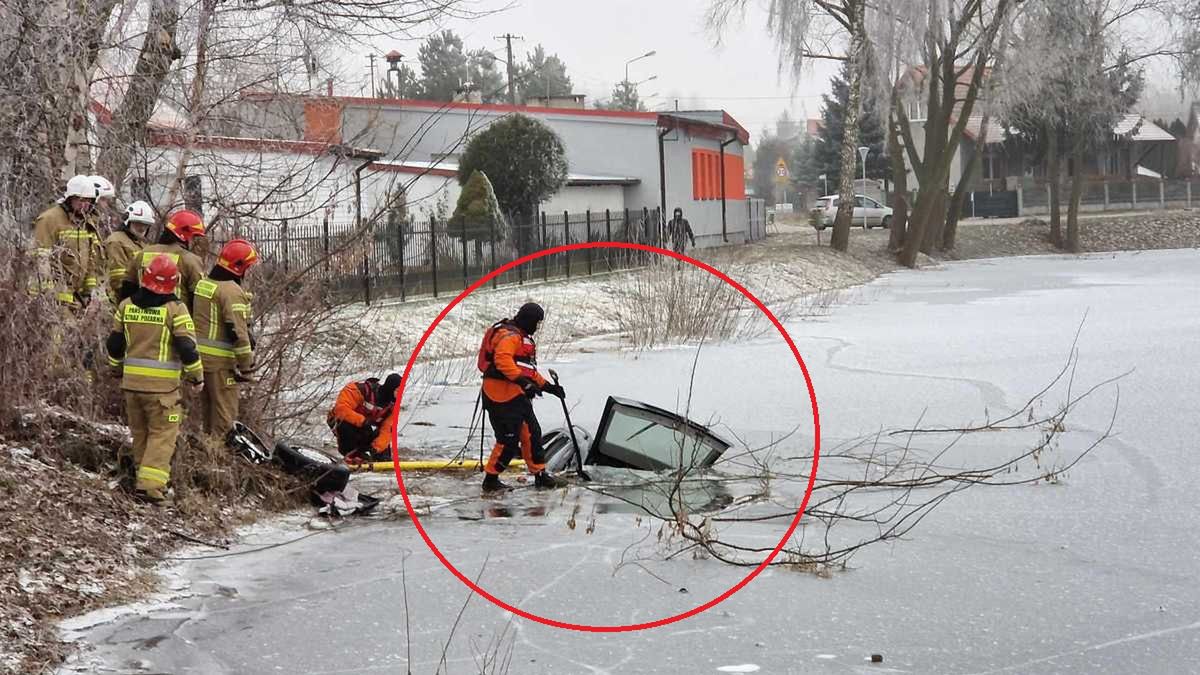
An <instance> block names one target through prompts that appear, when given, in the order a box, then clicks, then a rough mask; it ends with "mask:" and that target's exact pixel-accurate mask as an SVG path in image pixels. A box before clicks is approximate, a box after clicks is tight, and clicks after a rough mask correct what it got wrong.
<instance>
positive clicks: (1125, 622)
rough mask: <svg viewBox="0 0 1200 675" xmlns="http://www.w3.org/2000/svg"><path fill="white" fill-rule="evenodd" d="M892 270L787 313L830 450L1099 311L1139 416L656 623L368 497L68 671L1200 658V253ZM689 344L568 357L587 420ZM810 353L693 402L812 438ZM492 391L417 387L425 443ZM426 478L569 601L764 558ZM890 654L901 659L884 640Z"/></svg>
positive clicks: (1045, 366) (903, 417)
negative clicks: (834, 559)
mask: <svg viewBox="0 0 1200 675" xmlns="http://www.w3.org/2000/svg"><path fill="white" fill-rule="evenodd" d="M870 290H871V291H872V294H871V296H870V297H871V298H872V299H871V301H869V302H865V303H861V304H854V305H845V306H839V307H835V308H834V309H833V311H832V312H831V314H830V315H829V316H828V317H827V318H824V319H822V320H820V321H805V322H797V323H795V324H793V325H790V326H789V330H791V331H792V335H793V337H794V338H795V340H796V342H797V346H798V347H799V349H800V351H801V353H802V355H803V356H804V358H805V360H806V363H807V364H808V367H809V369H810V371H811V373H812V378H813V384H814V387H815V389H816V393H817V396H818V399H819V402H820V423H821V433H822V439H823V446H824V447H825V448H826V449H828V448H831V447H833V446H835V445H836V444H838V443H839V442H842V441H844V440H845V439H851V438H855V437H859V436H861V435H863V434H870V433H872V432H874V431H876V430H878V429H880V428H882V427H905V426H911V425H912V424H914V423H915V422H916V420H917V419H918V418H922V419H923V423H924V424H946V425H955V426H957V425H960V424H963V423H966V422H968V421H971V420H974V421H976V422H979V421H982V420H983V419H984V417H985V415H987V416H990V417H991V418H993V419H994V418H995V417H997V416H998V415H999V414H1003V413H1005V412H1007V411H1011V410H1013V409H1016V408H1018V407H1020V405H1022V404H1023V403H1024V401H1025V399H1027V398H1028V397H1029V396H1031V395H1032V394H1033V393H1035V392H1036V391H1037V390H1038V389H1040V388H1041V387H1042V386H1043V385H1044V384H1046V383H1047V382H1048V380H1049V379H1050V378H1051V377H1053V375H1054V374H1056V373H1057V372H1058V370H1059V369H1060V368H1061V367H1062V365H1063V363H1064V361H1065V359H1066V357H1067V352H1068V350H1069V348H1070V346H1071V343H1072V340H1073V336H1074V335H1075V332H1076V330H1077V329H1078V328H1079V326H1080V323H1081V321H1082V322H1083V329H1082V332H1081V334H1080V338H1079V342H1078V349H1079V369H1078V372H1077V373H1076V382H1077V386H1079V387H1081V388H1082V387H1086V386H1090V385H1091V384H1094V383H1096V382H1098V381H1100V380H1103V379H1106V378H1109V377H1112V376H1114V375H1118V374H1120V373H1124V372H1127V371H1130V374H1129V375H1128V376H1126V377H1125V378H1123V379H1122V380H1121V381H1120V383H1119V384H1120V402H1119V413H1118V417H1117V421H1116V427H1115V431H1116V432H1117V433H1118V436H1116V437H1115V438H1114V439H1111V440H1110V441H1109V442H1107V443H1106V444H1105V445H1104V446H1102V447H1101V448H1100V449H1099V450H1098V451H1096V452H1095V453H1094V454H1092V455H1091V456H1089V457H1088V458H1086V459H1085V460H1084V461H1083V462H1082V463H1081V464H1080V465H1078V466H1077V467H1075V468H1074V469H1073V470H1072V471H1071V472H1070V473H1069V474H1068V476H1067V477H1066V480H1065V481H1064V482H1063V483H1062V484H1060V485H1037V486H1021V487H1005V488H988V487H985V488H975V489H971V490H968V491H966V492H964V493H962V494H959V495H956V496H955V497H954V498H952V499H951V500H950V501H948V502H947V503H945V504H944V505H943V506H942V507H940V509H939V510H937V511H935V512H934V513H933V515H931V516H930V517H928V518H927V519H926V520H925V521H923V522H922V523H921V525H920V527H919V528H918V529H917V530H915V531H914V532H913V534H912V535H911V536H910V537H909V538H908V539H906V540H904V541H899V542H892V543H889V544H884V545H880V546H876V547H872V548H869V549H867V550H866V551H864V552H863V553H861V554H860V555H858V556H857V557H855V558H854V559H853V561H852V569H850V570H849V571H846V572H835V573H834V574H833V575H832V576H831V577H829V578H819V577H816V576H813V575H809V574H804V573H800V572H795V571H789V570H786V569H770V570H768V571H766V572H764V573H763V574H762V575H760V576H759V577H758V578H757V579H756V580H754V581H753V582H752V583H750V584H749V585H748V586H746V587H745V588H744V589H743V590H742V591H741V592H740V593H738V594H736V595H734V596H733V597H732V598H730V599H729V600H728V601H726V602H724V603H722V604H720V605H718V606H716V607H714V608H712V609H710V610H708V611H707V612H704V613H703V614H700V615H698V616H695V617H692V618H690V619H687V620H685V621H682V622H678V623H674V624H670V625H667V626H664V627H660V628H657V629H654V630H653V631H652V632H650V633H649V634H628V633H589V632H578V631H566V630H562V629H558V628H553V627H548V626H544V625H541V624H538V623H534V622H531V621H528V620H525V619H520V618H513V617H512V616H511V615H510V614H508V613H507V612H505V611H503V610H502V609H500V608H497V607H494V606H492V605H491V604H490V603H488V602H487V601H486V600H485V599H483V598H481V597H479V596H474V597H470V599H469V601H468V597H469V596H470V595H471V594H470V592H469V590H468V589H467V588H466V587H465V586H464V585H463V584H462V583H461V582H460V581H459V580H458V579H456V578H454V577H453V576H452V575H451V574H450V573H449V572H448V571H447V570H446V569H445V568H444V567H443V566H442V564H441V563H440V562H439V561H438V560H437V559H436V558H435V557H434V556H433V554H432V553H431V552H430V551H429V549H428V548H427V547H426V546H425V544H424V542H423V541H422V540H421V539H420V537H419V536H418V535H417V533H416V532H415V530H414V528H413V525H412V524H411V523H410V522H407V521H406V520H400V521H394V522H374V523H372V522H371V521H360V522H363V523H365V524H361V525H359V524H351V526H348V527H347V526H343V527H340V528H336V529H333V530H329V531H324V532H321V533H319V534H317V535H315V536H309V537H308V538H306V539H304V540H301V541H297V542H295V543H293V544H290V545H284V546H279V547H275V548H270V549H266V550H261V551H258V552H256V553H253V554H248V555H240V556H234V557H223V558H210V559H202V560H194V561H190V562H186V563H182V564H181V569H182V573H184V574H185V575H186V577H187V578H188V579H190V580H192V581H193V583H192V589H191V593H193V595H192V596H191V597H183V598H180V599H177V600H174V601H173V602H172V603H171V606H164V607H162V608H159V609H149V610H147V611H144V612H138V613H134V614H128V615H126V616H124V617H117V618H113V619H112V620H109V621H104V622H99V623H97V622H89V621H88V620H87V619H86V618H85V619H82V620H80V622H79V623H78V624H77V626H78V627H79V632H80V635H81V636H82V638H83V639H84V640H85V641H86V642H88V643H90V644H91V645H93V646H94V649H93V650H91V651H89V652H88V653H86V654H84V655H83V657H81V659H80V660H79V661H78V662H77V663H76V664H74V665H73V666H72V667H74V668H77V669H81V670H80V672H90V671H92V670H98V669H101V668H115V669H118V670H119V669H121V668H127V667H128V666H129V664H131V663H135V662H136V663H140V664H142V665H146V667H148V668H150V669H151V670H153V671H156V672H204V673H226V672H228V673H232V672H268V671H276V670H278V671H282V672H308V673H334V672H339V673H344V672H355V673H370V672H380V673H383V672H404V669H405V668H408V669H410V670H411V672H414V673H427V672H434V671H435V670H437V669H438V666H439V663H440V662H441V661H442V659H443V649H445V655H444V659H445V662H446V667H444V668H443V670H449V671H450V672H480V671H481V670H484V666H486V664H487V663H488V659H489V658H493V657H495V658H498V659H500V660H501V661H503V660H505V659H507V662H508V664H509V668H508V672H513V673H627V672H662V673H674V672H686V673H703V672H739V671H728V670H724V671H723V670H722V669H725V668H730V667H746V666H750V665H754V666H757V667H758V668H760V669H761V671H762V672H772V673H775V672H781V673H782V672H789V673H790V672H830V673H843V672H855V673H858V672H921V673H928V672H956V673H957V672H978V673H994V672H1016V673H1027V672H1081V673H1094V672H1121V673H1124V672H1156V673H1169V672H1191V671H1193V670H1194V668H1195V663H1196V662H1197V657H1200V537H1197V536H1196V525H1197V518H1198V515H1197V514H1200V492H1198V491H1197V490H1196V489H1195V485H1196V481H1197V478H1200V475H1198V474H1200V470H1198V469H1197V464H1196V438H1197V435H1196V433H1195V431H1194V420H1195V411H1197V410H1200V394H1198V393H1197V391H1198V385H1200V381H1198V380H1200V378H1198V377H1197V369H1196V365H1195V364H1196V363H1200V312H1197V311H1196V310H1197V309H1198V308H1200V300H1198V298H1200V252H1198V251H1159V252H1151V253H1141V254H1118V255H1105V256H1089V257H1085V258H1068V257H1038V258H1020V259H1006V260H1000V261H982V262H972V263H961V264H951V265H946V266H945V267H944V268H942V269H939V270H936V271H928V272H920V273H914V272H900V273H895V274H890V275H887V276H885V277H883V278H881V279H880V280H878V281H877V282H875V283H874V284H872V285H871V286H870ZM1085 317H1086V320H1085ZM694 358H695V350H694V349H684V348H680V349H671V350H664V351H660V352H652V353H644V354H641V355H633V354H613V353H595V354H584V355H578V356H576V357H573V360H572V361H570V362H565V363H560V362H555V363H549V362H547V364H546V365H549V366H553V367H554V368H555V369H556V370H558V372H559V373H560V374H561V375H562V378H563V384H564V385H565V386H566V388H567V390H568V401H569V403H570V404H571V405H572V406H574V410H573V412H572V417H573V419H574V421H575V422H576V423H577V424H580V425H583V426H594V424H595V422H596V421H597V419H598V417H599V414H600V412H601V409H602V406H603V402H604V397H605V396H607V395H608V394H614V395H620V396H629V397H632V398H637V399H641V400H646V401H648V402H651V403H655V404H657V405H661V406H663V407H669V408H677V409H681V410H682V409H683V408H684V406H685V404H686V402H687V381H688V379H689V376H690V371H691V368H692V363H693V359H694ZM789 358H790V355H789V353H788V350H787V349H786V347H784V346H783V345H782V344H781V343H780V342H779V341H777V340H768V339H763V340H757V341H751V342H746V343H741V344H736V345H713V346H708V347H705V348H704V349H703V350H701V352H700V357H699V361H698V367H697V370H696V374H695V375H696V379H695V383H696V386H695V387H694V389H693V391H692V398H691V402H690V408H689V415H690V416H691V417H693V418H695V419H698V420H701V421H714V422H717V423H719V424H722V425H724V427H725V428H727V429H728V430H729V431H730V432H733V433H736V434H737V435H738V436H740V437H743V438H746V439H753V440H755V441H757V440H762V439H770V438H773V437H774V438H778V437H780V436H782V435H783V434H785V433H787V432H789V431H792V430H793V429H795V430H797V431H796V435H795V436H793V437H791V438H789V439H788V440H787V441H786V442H785V443H783V444H782V445H781V446H780V448H779V449H778V451H777V452H778V455H779V456H781V457H784V456H788V455H797V456H802V455H803V454H805V453H806V448H808V447H809V446H810V445H811V443H812V436H813V432H814V429H813V424H812V419H811V411H810V409H809V404H808V400H807V393H806V390H805V387H804V384H803V380H802V378H801V377H800V376H799V369H798V367H797V366H796V365H795V363H794V361H791V362H789ZM1114 394H1115V389H1114V388H1111V387H1110V388H1107V389H1104V390H1102V392H1100V393H1098V394H1097V395H1096V397H1095V398H1094V399H1093V400H1091V401H1089V402H1088V403H1086V404H1085V405H1082V406H1081V407H1080V408H1079V409H1078V410H1076V411H1075V412H1073V413H1072V416H1071V417H1070V418H1069V420H1068V430H1067V434H1066V435H1065V436H1064V446H1067V447H1064V448H1063V449H1062V450H1061V452H1067V451H1069V450H1070V449H1071V448H1072V447H1082V446H1083V445H1084V444H1086V443H1087V442H1089V440H1090V439H1092V438H1095V437H1096V436H1097V435H1098V434H1099V433H1101V432H1102V431H1103V430H1104V429H1105V428H1106V427H1107V425H1108V423H1109V420H1110V417H1111V414H1112V410H1113V407H1112V406H1113V404H1114V400H1115V398H1114ZM474 397H475V392H474V390H472V389H469V388H465V387H464V388H453V387H452V388H450V389H449V390H448V393H447V395H446V396H445V397H443V399H442V401H441V403H440V404H439V405H436V406H432V407H429V408H425V409H418V410H414V411H411V412H410V415H411V416H412V419H413V420H414V421H423V422H429V423H432V424H433V425H434V426H416V425H413V424H410V425H408V426H407V427H406V429H405V438H406V440H407V441H408V442H409V443H410V444H414V445H425V446H429V447H432V446H437V445H439V444H441V445H451V446H453V445H461V444H462V441H463V438H464V434H465V431H463V430H462V429H452V428H450V425H458V426H463V425H465V424H466V421H467V420H468V419H469V417H470V410H471V406H472V405H473V403H474ZM537 407H538V410H539V414H540V415H541V416H542V420H543V424H544V426H555V425H557V424H558V423H559V422H560V420H559V419H558V417H559V416H561V411H558V408H557V402H556V401H553V400H549V401H542V402H539V403H537ZM985 409H986V412H985ZM922 416H923V417H922ZM1005 438H1008V439H1009V440H1007V441H1004V440H999V439H1000V437H997V439H996V440H992V439H991V438H977V439H976V438H972V439H971V442H969V443H967V444H966V445H964V447H963V448H961V449H957V448H956V454H955V455H954V457H953V461H955V462H971V461H975V460H981V459H987V458H989V457H1002V456H1006V455H1007V454H1010V453H1011V452H1013V451H1014V450H1016V449H1018V448H1017V447H1015V446H1012V447H1010V446H1009V445H1005V444H1006V443H1007V444H1010V445H1011V444H1012V443H1013V440H1012V438H1011V437H1005ZM1022 442H1023V441H1022ZM469 451H472V452H477V448H472V449H470V450H469ZM823 470H824V468H823ZM831 470H832V465H831ZM410 480H411V483H409V484H408V485H409V488H410V489H411V490H413V491H414V492H419V493H421V494H424V495H430V494H438V495H445V494H452V493H458V494H461V495H463V498H462V499H461V500H460V501H457V502H447V501H443V502H437V503H438V504H440V505H439V506H435V507H433V508H432V512H431V513H429V514H428V515H426V516H424V517H423V518H422V520H421V522H422V524H423V525H424V526H425V528H426V529H427V531H428V532H429V535H430V536H431V537H432V539H433V540H434V541H435V542H436V544H437V546H438V547H439V549H440V551H441V552H442V553H443V554H444V555H445V556H446V557H447V558H448V559H449V560H451V561H452V562H453V563H454V565H455V566H456V567H457V568H458V569H459V570H460V571H461V573H462V574H463V575H464V576H466V577H468V578H471V579H474V578H476V577H478V578H479V579H480V583H481V584H482V586H483V587H484V588H485V590H486V591H487V592H488V593H490V594H492V595H494V596H495V597H497V598H500V599H502V600H504V601H506V602H508V603H511V604H513V605H515V606H518V607H520V608H522V609H524V610H526V611H530V612H534V613H539V614H543V615H545V616H547V617H549V618H554V619H558V620H561V621H568V622H577V623H599V624H606V625H611V624H624V623H636V622H648V621H654V620H656V619H660V618H662V617H665V616H668V615H671V614H676V613H679V612H683V611H687V610H689V609H691V608H693V607H696V606H697V605H699V604H701V603H704V602H706V601H708V600H710V599H712V598H714V597H716V596H718V595H719V594H721V593H723V592H724V591H725V590H726V589H728V588H729V587H731V586H732V585H733V584H735V583H737V582H738V581H739V580H741V579H742V578H743V577H744V575H745V573H746V570H744V569H739V568H733V567H728V566H725V565H722V564H720V563H718V562H715V561H712V560H704V559H693V557H692V556H689V555H682V556H677V557H674V558H672V559H670V560H664V559H663V556H662V555H661V552H662V549H661V548H660V546H659V545H658V543H657V540H656V534H655V533H656V531H657V529H658V524H657V523H655V522H653V521H652V520H650V519H648V518H639V517H638V516H637V515H636V514H635V513H633V512H631V511H630V510H627V509H620V508H611V507H612V503H611V500H608V499H607V498H604V497H602V496H598V495H596V494H595V493H592V492H589V491H585V490H582V489H579V488H573V489H571V490H569V491H566V492H558V493H550V494H546V493H534V492H532V491H529V490H522V491H518V492H517V493H516V494H514V495H511V496H509V497H506V498H504V499H500V500H484V499H479V498H478V496H477V495H478V489H477V480H478V476H477V475H475V474H469V473H468V474H465V475H461V476H439V477H421V476H412V477H410ZM776 487H777V488H778V491H779V493H780V494H782V495H793V496H794V495H795V493H796V487H795V486H794V485H778V486H776ZM780 499H781V500H783V499H784V498H782V497H780ZM572 525H573V527H572ZM784 527H785V524H784V523H780V522H770V523H764V524H761V525H756V526H744V527H739V528H738V532H737V536H738V537H740V538H742V539H744V540H746V541H757V542H759V543H760V544H764V545H773V543H774V541H775V540H777V539H778V537H779V536H780V534H781V533H782V532H783V530H784ZM302 534H311V533H309V532H307V531H305V530H303V529H300V528H292V529H291V530H290V531H289V530H288V529H287V528H276V529H274V530H264V531H263V532H261V533H260V534H258V535H255V536H254V537H248V539H252V540H253V541H250V542H247V544H246V548H255V547H259V546H262V545H264V544H268V543H273V542H279V541H282V540H284V539H287V538H294V537H297V536H300V535H302ZM222 589H223V590H222ZM464 603H465V609H463V607H464ZM460 610H461V611H462V616H461V619H459V620H458V623H457V628H452V627H453V626H454V624H455V621H456V617H457V616H458V614H459V612H460ZM406 612H407V614H406ZM406 626H407V629H406ZM451 636H452V637H451ZM448 638H450V639H449V644H448V645H447V639H448ZM510 650H511V651H510ZM871 654H882V655H883V656H884V659H885V662H884V663H882V664H872V663H870V662H869V660H870V655H871ZM147 664H148V665H147ZM489 672H490V671H489ZM741 672H747V671H741Z"/></svg>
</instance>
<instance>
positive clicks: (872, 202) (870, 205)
mask: <svg viewBox="0 0 1200 675" xmlns="http://www.w3.org/2000/svg"><path fill="white" fill-rule="evenodd" d="M863 201H865V202H866V203H867V208H869V209H878V208H882V207H880V206H879V202H877V201H875V200H874V199H871V198H870V197H863Z"/></svg>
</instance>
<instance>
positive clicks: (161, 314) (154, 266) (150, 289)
mask: <svg viewBox="0 0 1200 675" xmlns="http://www.w3.org/2000/svg"><path fill="white" fill-rule="evenodd" d="M179 276H180V275H179V268H178V267H176V265H175V262H174V261H173V260H171V258H170V256H168V255H166V254H162V253H160V254H158V255H157V256H155V257H153V258H151V259H150V261H149V262H148V263H147V264H146V266H145V269H144V270H143V271H142V285H141V288H139V289H138V290H137V291H135V292H134V294H133V295H132V296H131V297H129V298H126V299H125V300H122V301H121V304H119V305H118V306H117V310H116V312H115V313H114V314H113V330H112V333H110V334H109V336H108V340H107V341H106V342H105V347H106V348H107V350H108V363H109V365H110V366H112V367H113V369H114V370H115V371H116V372H119V373H120V376H121V389H122V390H124V392H125V415H126V417H127V418H128V420H129V430H130V431H131V432H132V434H133V456H132V457H127V456H122V457H121V458H119V464H120V465H121V466H122V468H123V470H124V472H125V474H126V476H125V480H126V481H130V479H132V481H130V482H133V483H134V485H133V487H134V491H135V495H136V497H137V498H138V499H139V500H141V501H145V502H149V503H152V504H163V503H165V502H167V500H168V497H167V484H168V483H169V482H170V480H171V458H172V456H173V455H174V454H175V438H176V436H177V435H178V434H179V423H180V419H181V417H182V414H183V413H182V408H181V406H180V391H179V385H180V382H179V381H180V378H181V376H182V379H184V380H186V381H187V382H188V384H189V385H190V387H191V389H192V391H194V392H199V391H201V390H202V389H203V388H204V379H203V377H204V375H203V372H204V367H203V365H202V364H201V363H200V354H199V352H198V351H197V350H196V333H195V326H194V325H193V324H192V317H191V316H190V315H189V314H188V311H187V308H186V307H184V306H183V303H182V302H180V301H179V299H178V298H177V297H176V296H175V288H176V286H178V284H179ZM130 473H133V475H132V476H130V475H129V474H130Z"/></svg>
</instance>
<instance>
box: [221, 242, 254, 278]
mask: <svg viewBox="0 0 1200 675" xmlns="http://www.w3.org/2000/svg"><path fill="white" fill-rule="evenodd" d="M256 262H258V251H256V250H254V246H253V245H251V244H250V242H248V241H246V240H245V239H234V240H232V241H230V242H229V243H228V244H225V246H224V247H223V248H221V255H220V257H218V258H217V266H218V267H223V268H225V269H227V270H229V271H230V272H233V273H234V274H236V275H237V276H239V277H240V276H245V274H246V270H248V269H250V266H251V265H253V264H254V263H256Z"/></svg>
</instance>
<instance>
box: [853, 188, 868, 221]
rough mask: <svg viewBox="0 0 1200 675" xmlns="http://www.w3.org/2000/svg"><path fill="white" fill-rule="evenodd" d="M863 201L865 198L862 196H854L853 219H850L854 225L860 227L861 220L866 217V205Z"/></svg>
mask: <svg viewBox="0 0 1200 675" xmlns="http://www.w3.org/2000/svg"><path fill="white" fill-rule="evenodd" d="M864 199H865V197H863V196H862V195H854V217H853V218H851V219H850V222H851V223H852V224H854V225H862V224H863V218H864V217H866V214H867V204H866V202H865V201H863V200H864Z"/></svg>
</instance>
